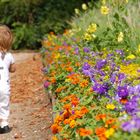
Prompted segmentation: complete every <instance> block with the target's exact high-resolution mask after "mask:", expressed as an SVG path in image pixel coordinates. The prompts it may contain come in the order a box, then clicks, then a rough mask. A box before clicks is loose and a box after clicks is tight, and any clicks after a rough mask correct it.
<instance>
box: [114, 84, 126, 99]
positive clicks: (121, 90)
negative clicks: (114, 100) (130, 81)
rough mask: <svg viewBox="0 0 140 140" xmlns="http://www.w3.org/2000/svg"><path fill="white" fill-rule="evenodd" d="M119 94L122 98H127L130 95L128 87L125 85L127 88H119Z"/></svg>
mask: <svg viewBox="0 0 140 140" xmlns="http://www.w3.org/2000/svg"><path fill="white" fill-rule="evenodd" d="M117 94H118V96H119V97H121V98H126V97H127V96H128V94H129V93H128V87H127V85H125V86H118V89H117Z"/></svg>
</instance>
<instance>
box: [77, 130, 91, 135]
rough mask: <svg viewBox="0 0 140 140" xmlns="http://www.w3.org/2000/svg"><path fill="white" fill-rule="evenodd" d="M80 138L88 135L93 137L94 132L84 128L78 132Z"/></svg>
mask: <svg viewBox="0 0 140 140" xmlns="http://www.w3.org/2000/svg"><path fill="white" fill-rule="evenodd" d="M78 132H79V134H80V136H88V135H91V134H92V130H89V129H84V128H80V129H79V130H78Z"/></svg>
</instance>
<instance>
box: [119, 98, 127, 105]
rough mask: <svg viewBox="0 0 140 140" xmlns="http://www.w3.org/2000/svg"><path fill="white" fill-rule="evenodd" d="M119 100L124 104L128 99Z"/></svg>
mask: <svg viewBox="0 0 140 140" xmlns="http://www.w3.org/2000/svg"><path fill="white" fill-rule="evenodd" d="M120 102H121V103H122V104H126V103H127V102H128V100H127V99H120Z"/></svg>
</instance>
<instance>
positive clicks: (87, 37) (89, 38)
mask: <svg viewBox="0 0 140 140" xmlns="http://www.w3.org/2000/svg"><path fill="white" fill-rule="evenodd" d="M83 38H84V40H87V41H90V40H92V36H91V35H90V34H89V33H85V35H84V37H83Z"/></svg>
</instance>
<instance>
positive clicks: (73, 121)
mask: <svg viewBox="0 0 140 140" xmlns="http://www.w3.org/2000/svg"><path fill="white" fill-rule="evenodd" d="M75 126H76V121H75V120H72V121H71V122H70V127H71V128H74V127H75Z"/></svg>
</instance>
